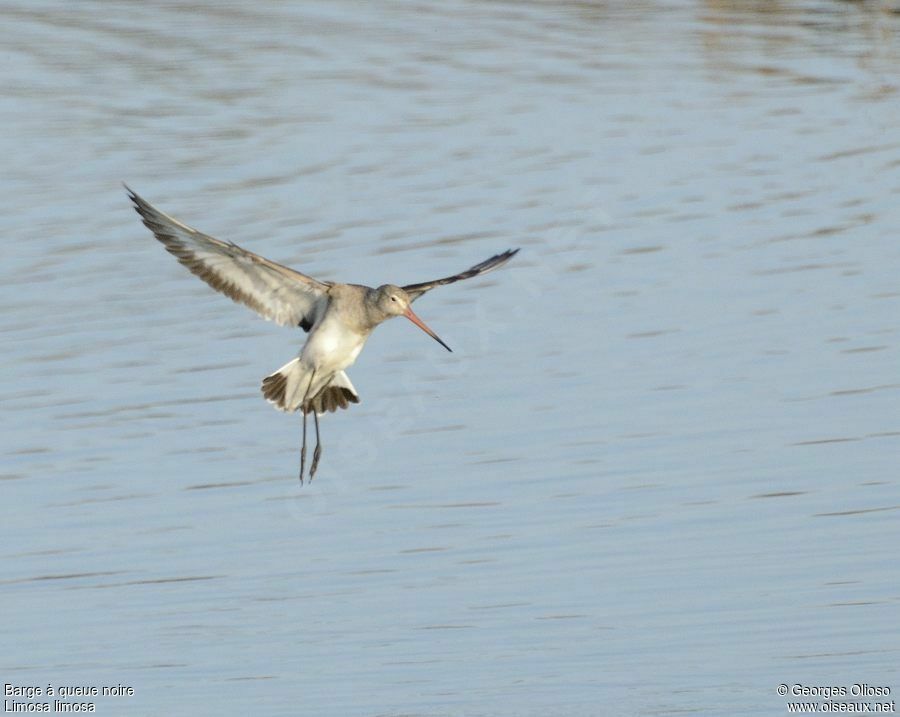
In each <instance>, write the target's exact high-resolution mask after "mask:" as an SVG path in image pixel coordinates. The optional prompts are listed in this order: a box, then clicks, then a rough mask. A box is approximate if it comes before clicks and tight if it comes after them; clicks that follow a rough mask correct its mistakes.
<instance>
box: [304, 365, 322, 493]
mask: <svg viewBox="0 0 900 717" xmlns="http://www.w3.org/2000/svg"><path fill="white" fill-rule="evenodd" d="M315 377H316V372H315V371H313V372H312V376H310V377H309V383H308V384H306V393H304V394H303V400H302V401H301V402H300V411H301V412H302V413H303V444H302V446H303V447H302V448H301V449H300V485H303V469H304V468H305V467H306V414H307V413H308V412H309V406H307V405H306V399H307V398H308V397H309V389H310V388H311V387H312V384H313V379H314V378H315ZM318 435H319V421H318V419H316V436H317V438H316V450H317V451H318ZM316 463H318V459H317V458H316V457H315V456H314V457H313V466H312V470H311V471H310V474H309V479H310V480H312V477H313V474H314V473H315V472H316Z"/></svg>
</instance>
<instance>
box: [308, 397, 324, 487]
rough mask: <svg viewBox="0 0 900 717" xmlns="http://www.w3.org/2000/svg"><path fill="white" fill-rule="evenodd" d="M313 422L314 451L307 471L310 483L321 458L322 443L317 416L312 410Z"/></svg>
mask: <svg viewBox="0 0 900 717" xmlns="http://www.w3.org/2000/svg"><path fill="white" fill-rule="evenodd" d="M313 420H314V421H315V424H316V450H314V451H313V460H312V466H310V469H309V480H310V482H312V479H313V476H314V475H315V474H316V468H318V467H319V458H321V457H322V441H321V440H319V414H318V413H316V411H315V409H313Z"/></svg>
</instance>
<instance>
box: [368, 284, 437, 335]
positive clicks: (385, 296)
mask: <svg viewBox="0 0 900 717" xmlns="http://www.w3.org/2000/svg"><path fill="white" fill-rule="evenodd" d="M374 299H375V300H374V304H375V306H376V308H377V310H378V312H379V313H380V314H381V315H382V317H383V318H382V321H383V320H385V319H391V318H393V317H395V316H405V317H406V318H407V319H409V320H410V321H412V322H413V323H414V324H415V325H416V326H418V327H419V328H420V329H422V331H424V332H425V333H426V334H428V335H429V336H430V337H431V338H433V339H434V340H435V341H437V342H438V343H439V344H440V345H441V346H443V347H444V348H445V349H447V350H448V351H452V349H451V348H450V347H449V346H447V344H445V343H444V342H443V341H441V339H440V337H439V336H438V335H437V334H436V333H434V331H432V330H431V329H429V328H428V327H427V326H426V325H425V322H424V321H422V319H420V318H419V317H418V316H416V315H415V314H414V313H413V310H412V306H411V304H412V299H411V298H410V296H409V294H407V293H406V292H405V291H404V290H403V289H401V288H400V287H399V286H394V285H393V284H382V285H381V286H379V287H378V288H377V289H375V297H374Z"/></svg>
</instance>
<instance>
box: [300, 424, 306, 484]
mask: <svg viewBox="0 0 900 717" xmlns="http://www.w3.org/2000/svg"><path fill="white" fill-rule="evenodd" d="M300 410H301V411H303V408H302V407H301V408H300ZM300 445H301V448H300V485H303V469H304V468H305V467H306V411H303V442H302V443H301V444H300Z"/></svg>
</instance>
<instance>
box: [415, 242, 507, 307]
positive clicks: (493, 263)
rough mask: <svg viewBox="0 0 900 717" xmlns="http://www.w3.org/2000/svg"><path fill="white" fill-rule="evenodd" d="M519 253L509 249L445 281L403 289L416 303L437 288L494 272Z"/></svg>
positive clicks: (430, 282) (436, 280)
mask: <svg viewBox="0 0 900 717" xmlns="http://www.w3.org/2000/svg"><path fill="white" fill-rule="evenodd" d="M518 253H519V250H518V249H507V250H506V251H505V252H503V253H502V254H496V255H495V256H492V257H491V258H490V259H485V260H484V261H483V262H481V263H480V264H476V265H475V266H473V267H471V268H470V269H466V270H465V271H463V272H460V273H459V274H454V275H453V276H445V277H444V278H443V279H435V280H434V281H423V282H422V283H420V284H409V285H407V286H404V287H403V290H404V291H405V292H406V293H407V294H409V296H410V300H411V301H415V300H416V299H418V298H419V297H420V296H422V294H424V293H425V292H426V291H431V290H432V289H433V288H435V287H436V286H443V285H444V284H452V283H453V282H454V281H462V280H463V279H471V278H472V277H473V276H479V275H480V274H486V273H487V272H489V271H493V270H494V269H496V268H497V267H498V266H503V265H504V264H505V263H506V262H508V261H509V260H510V259H512V258H513V257H514V256H515V255H516V254H518Z"/></svg>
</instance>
